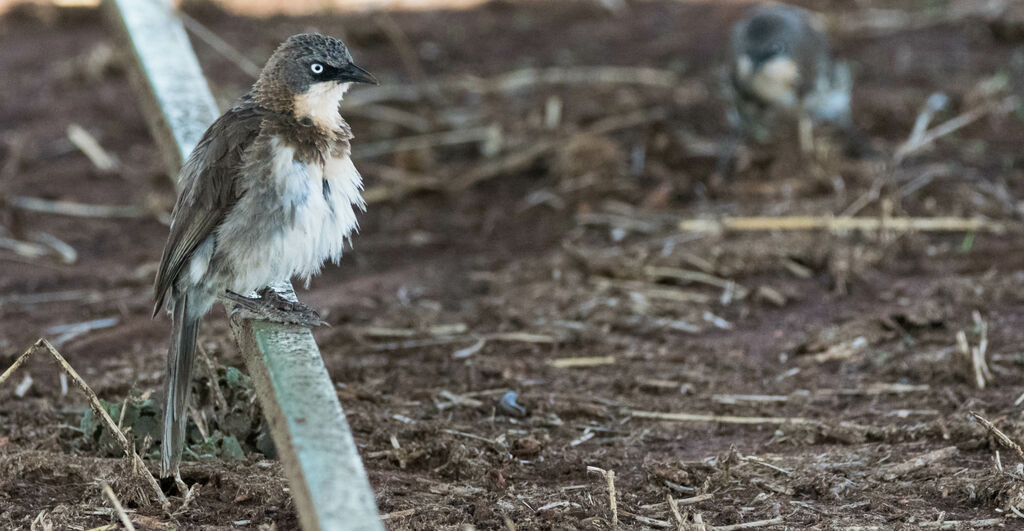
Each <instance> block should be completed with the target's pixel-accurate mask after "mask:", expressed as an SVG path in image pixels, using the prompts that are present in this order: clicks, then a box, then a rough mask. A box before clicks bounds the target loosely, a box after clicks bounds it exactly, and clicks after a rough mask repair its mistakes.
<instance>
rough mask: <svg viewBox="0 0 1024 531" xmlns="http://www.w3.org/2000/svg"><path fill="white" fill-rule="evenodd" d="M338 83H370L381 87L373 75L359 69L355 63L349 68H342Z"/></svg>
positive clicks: (349, 65)
mask: <svg viewBox="0 0 1024 531" xmlns="http://www.w3.org/2000/svg"><path fill="white" fill-rule="evenodd" d="M337 80H338V81H348V82H351V83H369V84H371V85H380V82H379V81H377V78H375V77H373V74H371V73H369V72H367V71H366V70H363V69H362V68H359V67H358V66H356V65H355V64H354V63H349V64H348V66H346V67H345V68H342V69H341V70H340V71H339V72H338V77H337Z"/></svg>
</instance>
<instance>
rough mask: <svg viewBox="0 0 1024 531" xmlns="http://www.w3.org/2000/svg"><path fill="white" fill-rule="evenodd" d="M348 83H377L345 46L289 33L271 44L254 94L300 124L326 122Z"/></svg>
mask: <svg viewBox="0 0 1024 531" xmlns="http://www.w3.org/2000/svg"><path fill="white" fill-rule="evenodd" d="M352 83H370V84H374V85H376V84H378V82H377V78H375V77H373V75H372V74H370V73H369V72H367V71H366V70H363V69H362V68H360V67H359V66H356V64H355V63H353V62H352V54H351V53H349V51H348V47H346V46H345V43H343V42H341V41H340V40H338V39H335V38H334V37H329V36H327V35H320V34H318V33H303V34H299V35H293V36H291V37H289V38H288V40H286V41H284V42H283V43H282V44H281V46H279V47H278V48H277V50H276V51H275V52H274V54H273V55H272V56H271V57H270V59H269V60H268V61H267V64H266V66H264V67H263V71H262V72H261V73H260V77H259V80H257V81H256V90H255V94H256V98H257V100H258V102H259V103H260V104H261V105H263V106H264V107H267V108H269V109H272V110H275V111H279V112H290V113H292V114H293V115H294V117H295V118H296V119H297V120H299V121H300V122H303V123H308V122H312V123H316V124H318V125H322V126H324V127H330V126H332V123H333V121H334V120H335V119H336V118H335V117H336V116H337V114H338V102H339V101H340V100H341V98H342V96H344V95H345V91H347V90H348V88H349V86H351V85H352Z"/></svg>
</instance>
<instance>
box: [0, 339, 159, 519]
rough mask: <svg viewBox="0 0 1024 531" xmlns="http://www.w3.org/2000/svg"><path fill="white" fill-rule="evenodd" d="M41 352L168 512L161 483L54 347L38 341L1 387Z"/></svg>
mask: <svg viewBox="0 0 1024 531" xmlns="http://www.w3.org/2000/svg"><path fill="white" fill-rule="evenodd" d="M41 349H42V350H45V351H47V352H49V353H50V355H52V356H53V358H54V359H55V360H57V364H58V365H60V368H61V370H63V371H64V372H65V373H67V375H68V377H70V378H71V381H72V382H74V383H75V385H76V386H78V388H79V390H81V391H82V393H83V394H84V395H85V397H86V398H87V399H88V401H89V406H90V407H92V409H93V411H94V412H95V413H96V416H97V417H98V418H99V419H100V422H102V423H103V425H104V426H105V427H106V428H107V430H108V431H109V432H110V434H111V435H112V436H113V437H114V440H116V441H117V444H118V445H119V446H120V447H121V450H123V451H124V453H125V456H126V457H127V458H128V459H129V460H130V461H131V462H132V467H131V469H132V472H133V473H135V475H137V476H138V477H139V478H140V479H141V480H143V481H144V482H145V483H146V484H148V485H149V486H150V488H151V489H152V490H153V493H154V496H155V497H156V499H157V501H159V502H160V505H161V507H163V508H164V510H170V507H171V504H170V502H169V501H168V500H167V497H166V496H164V491H163V490H162V489H161V488H160V484H159V483H157V481H156V479H155V478H154V477H153V475H152V474H150V472H149V469H147V468H146V464H145V463H144V462H143V461H142V458H141V457H139V454H137V453H136V452H135V447H134V446H133V445H132V443H131V442H129V441H128V438H127V437H125V436H124V433H122V432H121V430H119V429H117V423H115V422H114V419H112V418H110V415H109V414H108V413H107V410H105V409H103V405H102V404H101V403H100V400H99V398H98V397H97V396H96V393H95V392H93V390H92V388H90V387H89V384H87V383H85V380H83V379H82V377H81V376H79V374H78V372H77V371H75V369H74V368H73V367H72V366H71V364H70V363H68V362H67V360H65V359H64V356H61V355H60V353H59V352H57V349H55V348H53V345H51V344H50V342H49V341H47V340H46V339H42V338H40V339H39V340H38V341H36V342H35V343H33V344H32V346H31V347H29V348H28V350H26V351H25V353H24V354H22V355H21V356H19V357H18V359H16V360H14V363H12V364H11V366H10V367H8V368H7V370H6V371H4V373H3V374H0V385H3V383H4V382H5V381H7V379H8V378H10V376H11V375H12V374H14V371H16V370H18V368H19V367H21V366H22V365H23V364H24V363H25V362H26V361H28V359H29V358H30V357H31V356H32V355H33V354H35V353H36V352H37V351H38V350H41Z"/></svg>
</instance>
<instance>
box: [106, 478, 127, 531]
mask: <svg viewBox="0 0 1024 531" xmlns="http://www.w3.org/2000/svg"><path fill="white" fill-rule="evenodd" d="M100 488H102V489H103V494H104V495H106V497H107V499H108V500H110V505H113V506H114V511H115V512H116V513H117V517H118V518H120V519H121V523H122V524H124V528H125V529H126V530H127V531H135V526H134V525H132V521H131V519H130V518H128V513H126V512H125V511H124V507H123V506H121V501H120V500H118V499H117V496H116V495H115V494H114V489H111V488H110V485H109V484H107V482H106V481H101V482H100Z"/></svg>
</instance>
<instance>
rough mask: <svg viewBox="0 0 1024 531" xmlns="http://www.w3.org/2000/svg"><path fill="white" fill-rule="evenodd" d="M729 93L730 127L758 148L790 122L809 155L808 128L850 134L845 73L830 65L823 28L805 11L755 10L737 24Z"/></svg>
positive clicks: (836, 64) (774, 7)
mask: <svg viewBox="0 0 1024 531" xmlns="http://www.w3.org/2000/svg"><path fill="white" fill-rule="evenodd" d="M729 87H730V89H731V90H730V92H731V94H730V96H731V100H732V108H731V109H730V112H729V121H730V123H731V125H732V126H733V128H734V129H735V130H736V131H738V133H739V135H741V136H744V137H749V138H752V139H753V140H755V141H757V142H767V141H769V140H771V139H772V138H773V136H775V135H773V132H774V131H775V129H776V128H778V127H783V126H786V125H787V124H792V123H793V122H794V121H795V122H796V123H797V124H798V126H799V134H800V136H799V139H800V144H801V147H802V148H803V149H804V150H805V151H808V150H809V149H810V146H811V141H812V138H811V136H812V124H813V123H820V122H830V123H833V124H835V125H836V126H838V127H839V128H840V129H842V130H843V131H850V130H851V128H852V122H851V118H850V92H851V90H852V81H851V77H850V71H849V68H848V67H847V66H846V65H845V64H843V63H840V62H837V61H835V60H834V59H833V57H832V51H831V49H830V47H829V43H828V37H827V36H826V34H825V29H824V27H823V25H822V24H820V21H819V20H818V19H817V18H816V17H815V16H814V15H812V14H811V13H810V12H808V11H806V10H804V9H801V8H798V7H792V6H787V5H783V4H767V5H762V6H757V7H754V8H753V9H751V10H750V11H749V12H748V13H747V15H746V16H744V17H743V19H741V20H740V21H739V22H737V23H736V25H735V26H734V27H733V30H732V39H731V43H730V56H729Z"/></svg>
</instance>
